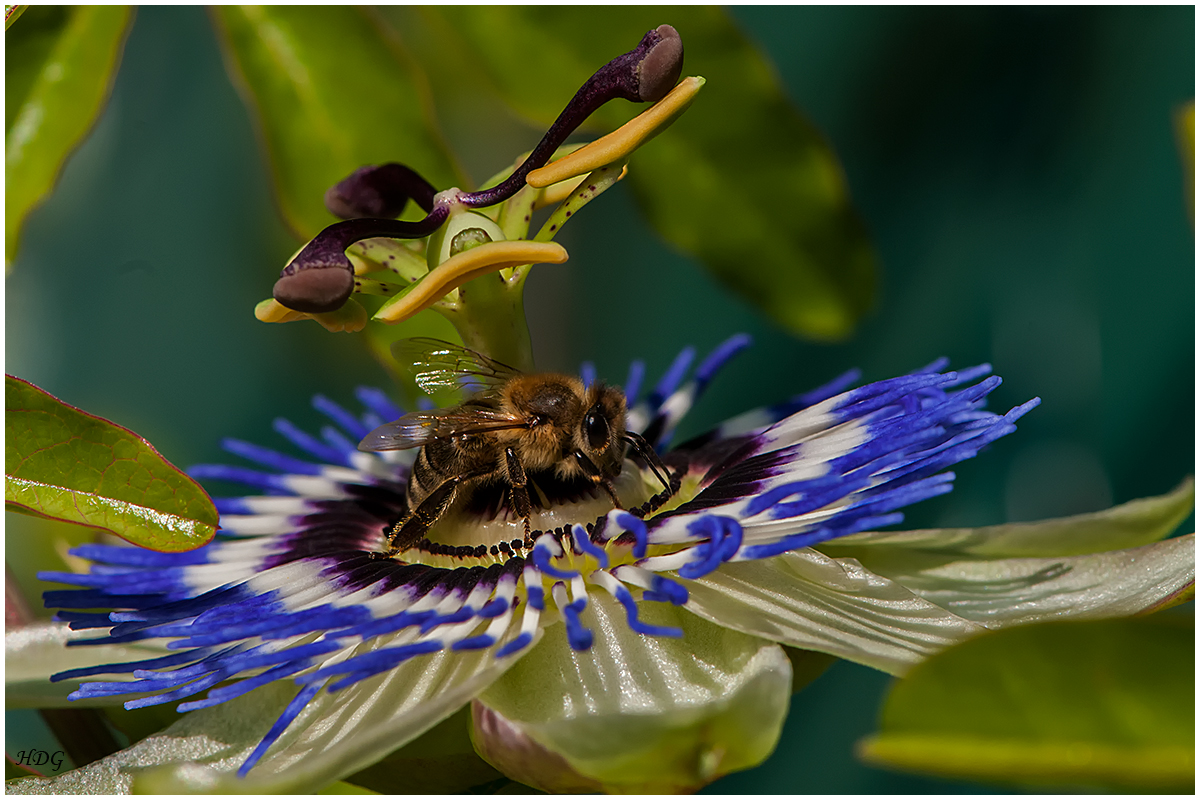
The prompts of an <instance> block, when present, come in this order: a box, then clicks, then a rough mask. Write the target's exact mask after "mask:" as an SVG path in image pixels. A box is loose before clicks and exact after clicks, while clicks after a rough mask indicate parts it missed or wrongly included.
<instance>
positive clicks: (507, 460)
mask: <svg viewBox="0 0 1200 800" xmlns="http://www.w3.org/2000/svg"><path fill="white" fill-rule="evenodd" d="M504 464H505V466H506V467H507V468H508V494H509V497H510V498H511V502H512V508H513V511H515V512H517V514H519V515H520V516H521V518H522V519H524V520H525V536H526V537H528V536H529V514H530V512H531V511H532V507H531V506H530V503H529V489H528V483H527V481H526V479H525V468H524V467H523V466H521V459H519V458H517V454H516V453H515V452H514V451H513V449H512V448H511V447H506V448H504Z"/></svg>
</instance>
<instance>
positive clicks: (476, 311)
mask: <svg viewBox="0 0 1200 800" xmlns="http://www.w3.org/2000/svg"><path fill="white" fill-rule="evenodd" d="M522 284H523V281H519V280H518V281H510V280H506V279H505V278H504V276H502V275H501V274H499V273H493V274H491V275H484V276H483V277H481V278H476V279H475V280H473V281H470V282H469V283H465V284H463V285H462V286H460V287H459V289H458V302H457V304H456V307H455V308H446V307H442V306H441V305H440V304H439V305H435V306H434V308H436V309H438V311H440V312H441V313H442V315H443V316H445V317H446V319H448V320H450V322H451V323H452V324H453V325H454V327H455V329H456V330H457V331H458V335H459V336H461V337H462V342H463V344H464V345H466V346H467V347H469V348H471V349H472V350H478V351H479V352H481V353H485V354H487V355H489V356H491V357H492V358H494V359H496V360H497V361H502V362H504V363H505V364H508V365H509V366H511V367H516V368H517V369H519V370H521V371H523V372H533V371H534V367H533V347H532V345H531V343H530V340H529V326H528V325H527V324H526V322H525V300H524V297H523V292H522V288H523V287H522Z"/></svg>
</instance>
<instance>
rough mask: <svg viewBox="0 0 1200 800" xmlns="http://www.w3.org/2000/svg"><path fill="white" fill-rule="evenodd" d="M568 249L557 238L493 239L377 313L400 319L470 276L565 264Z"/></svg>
mask: <svg viewBox="0 0 1200 800" xmlns="http://www.w3.org/2000/svg"><path fill="white" fill-rule="evenodd" d="M566 260H567V251H566V250H565V249H564V248H563V246H562V245H560V244H557V243H555V242H529V241H521V240H517V241H510V242H489V243H487V244H481V245H479V246H478V247H473V248H471V249H470V250H466V251H464V252H462V253H459V254H458V255H456V256H454V257H452V258H449V259H447V260H446V261H444V262H442V263H441V264H439V265H438V267H437V268H436V269H433V270H431V271H430V272H429V274H428V275H426V276H425V277H424V278H422V279H421V280H419V281H418V282H417V283H415V284H413V285H412V287H411V288H410V289H408V290H407V291H405V293H404V294H402V295H399V296H397V297H393V298H392V299H391V300H389V301H387V302H386V303H384V304H383V306H382V307H381V308H380V309H379V311H377V312H376V313H375V319H377V320H381V321H383V322H389V323H396V322H401V321H403V320H406V319H408V318H409V317H411V316H412V315H414V314H416V313H417V312H418V311H424V310H425V309H427V308H429V307H430V306H431V305H433V304H434V303H436V302H437V301H438V300H441V299H442V298H443V297H445V296H446V295H447V294H449V293H450V292H452V291H454V290H455V289H457V288H458V287H460V286H462V285H463V284H464V283H466V282H467V281H470V280H474V279H475V278H478V277H480V276H482V275H487V274H488V273H490V272H499V271H500V270H502V269H507V268H509V267H518V266H523V265H525V264H561V263H563V262H564V261H566Z"/></svg>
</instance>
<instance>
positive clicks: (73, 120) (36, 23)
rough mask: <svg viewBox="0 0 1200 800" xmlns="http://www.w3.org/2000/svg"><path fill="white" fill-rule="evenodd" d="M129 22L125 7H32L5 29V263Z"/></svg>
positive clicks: (101, 95)
mask: <svg viewBox="0 0 1200 800" xmlns="http://www.w3.org/2000/svg"><path fill="white" fill-rule="evenodd" d="M132 18H133V14H132V12H131V11H130V9H129V8H128V7H125V6H35V7H33V8H30V9H29V10H28V12H27V13H24V14H22V15H21V18H20V21H19V22H17V23H16V24H14V25H13V26H12V28H11V29H9V30H7V31H6V32H5V54H4V90H5V97H4V150H5V152H4V194H5V209H4V235H5V244H4V248H5V249H4V257H5V260H6V262H11V261H12V260H13V258H14V257H15V256H16V252H17V244H18V236H19V234H20V231H21V224H22V223H23V222H24V221H25V217H26V215H28V214H29V212H30V211H31V210H32V209H33V207H34V206H36V205H37V204H38V203H39V202H41V200H42V199H43V198H45V196H46V195H47V194H49V193H50V190H51V189H52V188H53V186H54V182H55V180H57V178H58V175H59V173H60V172H61V171H62V167H63V164H64V162H65V161H66V159H67V156H68V155H70V154H71V151H72V150H73V149H74V148H75V146H76V145H78V144H79V142H80V141H81V140H82V139H83V138H84V136H86V135H87V132H88V131H89V130H90V129H91V127H92V124H93V123H94V122H95V121H96V119H97V118H98V117H99V116H100V112H101V110H103V108H104V104H105V101H106V100H107V99H108V92H109V89H110V87H111V86H112V79H113V76H114V75H115V74H116V71H117V65H118V64H119V63H120V61H121V50H122V47H123V46H124V42H125V32H126V30H127V29H128V27H129V23H130V21H131V20H132Z"/></svg>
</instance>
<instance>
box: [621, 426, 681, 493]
mask: <svg viewBox="0 0 1200 800" xmlns="http://www.w3.org/2000/svg"><path fill="white" fill-rule="evenodd" d="M625 441H627V442H629V444H631V445H632V446H633V449H634V450H635V451H636V452H637V454H638V455H640V456H641V457H642V458H643V459H645V461H646V463H647V464H648V465H649V466H650V471H651V472H653V473H654V477H656V478H658V480H659V481H660V482H661V483H662V485H663V488H664V489H668V490H669V489H670V488H671V482H670V481H669V480H667V478H665V477H663V476H664V475H670V474H671V471H670V470H669V469H667V466H666V464H664V463H663V462H662V459H661V458H659V457H658V453H656V452H655V451H654V448H653V447H651V446H650V443H649V442H647V441H646V440H645V439H643V438H642V437H641V436H639V435H638V434H636V433H634V432H633V431H626V432H625ZM660 470H661V472H660Z"/></svg>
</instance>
